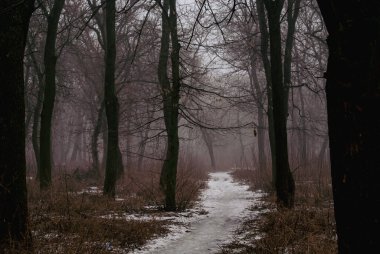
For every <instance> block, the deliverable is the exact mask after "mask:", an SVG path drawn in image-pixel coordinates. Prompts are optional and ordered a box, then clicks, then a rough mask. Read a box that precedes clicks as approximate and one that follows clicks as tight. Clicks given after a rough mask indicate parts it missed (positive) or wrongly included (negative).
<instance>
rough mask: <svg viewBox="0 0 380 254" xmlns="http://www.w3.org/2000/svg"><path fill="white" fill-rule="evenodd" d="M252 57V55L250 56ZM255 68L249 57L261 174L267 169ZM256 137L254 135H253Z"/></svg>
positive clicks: (263, 127) (261, 108)
mask: <svg viewBox="0 0 380 254" xmlns="http://www.w3.org/2000/svg"><path fill="white" fill-rule="evenodd" d="M251 55H252V54H251ZM256 69H257V66H256V63H255V59H253V58H252V57H251V71H250V76H252V77H250V82H251V89H252V90H255V91H256V93H255V94H256V95H255V99H256V101H257V103H258V107H257V150H258V154H259V170H260V172H261V173H263V172H264V171H265V170H266V169H267V158H266V155H265V141H264V137H265V119H264V99H263V92H262V91H261V89H260V84H259V79H258V77H257V70H256ZM255 135H256V134H255Z"/></svg>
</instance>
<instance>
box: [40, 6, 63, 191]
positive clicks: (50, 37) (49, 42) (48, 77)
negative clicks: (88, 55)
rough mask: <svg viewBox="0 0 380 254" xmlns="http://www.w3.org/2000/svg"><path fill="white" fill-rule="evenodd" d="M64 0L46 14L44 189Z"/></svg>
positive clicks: (42, 141) (48, 179)
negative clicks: (60, 20) (57, 42)
mask: <svg viewBox="0 0 380 254" xmlns="http://www.w3.org/2000/svg"><path fill="white" fill-rule="evenodd" d="M64 3H65V0H55V1H54V4H53V7H52V9H51V11H50V13H49V15H48V16H47V21H48V29H47V35H46V42H45V52H44V66H45V84H44V85H45V91H44V101H43V105H42V111H41V129H40V166H41V167H40V169H39V171H40V188H41V189H46V188H47V187H49V186H50V185H51V170H52V159H51V155H52V152H51V149H52V148H51V128H52V126H51V125H52V119H53V111H54V101H55V92H56V84H55V78H56V77H55V74H56V63H57V55H56V52H55V51H56V49H55V48H56V40H57V31H58V22H59V17H60V15H61V12H62V9H63V5H64Z"/></svg>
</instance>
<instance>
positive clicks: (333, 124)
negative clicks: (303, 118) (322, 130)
mask: <svg viewBox="0 0 380 254" xmlns="http://www.w3.org/2000/svg"><path fill="white" fill-rule="evenodd" d="M318 4H319V7H320V8H321V12H322V15H323V19H324V21H325V24H326V27H327V30H328V32H329V37H328V39H327V42H328V47H329V52H330V55H329V59H328V67H327V72H326V74H325V75H326V78H327V84H326V95H327V113H328V127H329V138H330V160H331V176H332V186H333V195H334V208H335V218H336V227H337V235H338V249H339V253H377V252H379V251H380V234H379V233H378V232H379V228H380V205H379V204H380V195H379V193H380V184H379V178H380V156H379V151H380V131H379V130H380V117H379V109H380V71H379V70H380V33H379V31H380V20H379V17H380V2H379V1H375V0H369V1H353V0H351V1H337V0H333V1H321V0H318Z"/></svg>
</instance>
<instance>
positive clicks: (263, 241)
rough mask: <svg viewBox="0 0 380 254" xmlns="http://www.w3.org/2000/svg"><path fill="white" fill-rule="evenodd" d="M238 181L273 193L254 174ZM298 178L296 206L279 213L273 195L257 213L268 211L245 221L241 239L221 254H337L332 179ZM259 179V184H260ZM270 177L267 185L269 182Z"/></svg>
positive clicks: (237, 175) (238, 176)
mask: <svg viewBox="0 0 380 254" xmlns="http://www.w3.org/2000/svg"><path fill="white" fill-rule="evenodd" d="M233 175H234V177H235V178H236V179H245V181H246V179H249V180H248V182H249V183H250V184H251V186H252V188H254V189H255V188H257V187H258V186H260V187H262V188H261V189H265V186H266V188H267V189H266V190H267V191H268V190H271V187H270V184H264V185H263V184H261V185H260V184H259V183H257V181H261V180H262V178H261V179H260V178H259V177H258V176H256V175H255V174H254V172H253V171H248V172H247V171H245V172H234V174H233ZM318 176H319V177H318V178H316V177H313V176H310V175H309V176H307V177H305V175H303V176H302V177H301V176H299V175H296V177H295V178H296V205H295V207H294V209H292V210H286V209H283V210H278V209H277V208H276V205H275V197H274V195H273V193H271V194H269V195H268V196H267V197H265V198H264V200H263V201H264V202H263V203H262V205H261V206H260V207H254V208H252V209H253V210H257V209H268V210H267V211H268V212H265V213H263V214H262V215H261V216H259V217H258V218H254V219H250V220H247V221H245V223H244V224H243V225H242V227H241V228H240V229H239V230H238V231H237V232H236V233H237V235H238V236H239V235H240V238H239V239H238V238H237V239H236V240H235V241H233V242H232V243H231V244H229V245H226V246H223V248H222V249H221V253H268V254H269V253H273V254H275V253H276V254H277V253H324V254H325V253H326V254H330V253H337V243H336V234H335V221H334V213H333V205H332V196H331V187H330V185H329V180H328V179H329V175H328V174H319V175H318ZM258 179H260V180H258ZM269 179H270V176H268V178H267V182H270V180H269Z"/></svg>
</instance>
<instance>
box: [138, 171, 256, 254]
mask: <svg viewBox="0 0 380 254" xmlns="http://www.w3.org/2000/svg"><path fill="white" fill-rule="evenodd" d="M260 196H262V194H261V193H253V192H251V191H249V190H248V186H247V185H241V184H240V183H236V182H233V179H232V177H231V176H230V174H228V173H227V172H216V173H210V180H209V182H208V188H207V189H206V190H205V191H204V192H203V194H202V196H201V206H202V208H203V209H204V210H206V211H207V212H208V214H207V215H205V216H200V217H199V218H197V219H196V220H195V221H194V222H192V223H190V226H189V228H188V229H187V230H185V231H183V232H182V233H179V234H178V233H177V235H176V236H175V237H170V235H169V236H168V237H165V238H161V239H156V240H155V241H154V242H153V243H152V244H150V245H149V244H148V246H146V248H144V249H143V251H139V252H138V253H152V254H158V253H160V254H191V253H194V254H195V253H196V254H199V253H201V254H203V253H213V252H215V251H217V250H218V249H219V246H220V245H222V244H223V243H227V242H229V241H232V235H233V231H234V230H235V229H236V228H237V227H238V226H239V224H240V223H241V222H242V219H243V218H244V217H245V216H247V215H248V214H249V213H250V212H249V210H248V208H249V207H250V206H251V205H253V204H254V203H255V202H258V199H259V197H260Z"/></svg>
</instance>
